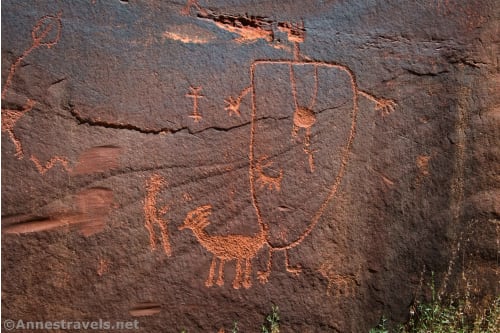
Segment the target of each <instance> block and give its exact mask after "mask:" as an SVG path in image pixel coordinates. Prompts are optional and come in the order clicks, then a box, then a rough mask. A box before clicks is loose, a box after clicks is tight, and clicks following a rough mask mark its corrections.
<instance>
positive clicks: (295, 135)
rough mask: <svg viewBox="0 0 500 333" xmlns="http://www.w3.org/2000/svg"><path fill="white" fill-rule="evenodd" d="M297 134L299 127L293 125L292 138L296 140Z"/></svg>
mask: <svg viewBox="0 0 500 333" xmlns="http://www.w3.org/2000/svg"><path fill="white" fill-rule="evenodd" d="M298 134H299V127H298V126H297V125H295V124H294V125H293V127H292V137H293V138H297V136H298Z"/></svg>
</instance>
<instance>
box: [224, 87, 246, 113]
mask: <svg viewBox="0 0 500 333" xmlns="http://www.w3.org/2000/svg"><path fill="white" fill-rule="evenodd" d="M251 90H252V87H251V86H250V87H247V88H245V89H243V90H242V91H241V93H240V94H239V95H238V97H236V98H233V97H232V96H229V98H226V99H225V100H224V102H225V103H226V107H225V108H224V110H228V111H229V115H230V116H232V115H233V113H234V114H236V115H238V116H240V115H241V113H240V104H241V100H242V99H243V98H244V97H245V96H246V95H248V93H249V92H250V91H251Z"/></svg>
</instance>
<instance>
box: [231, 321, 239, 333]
mask: <svg viewBox="0 0 500 333" xmlns="http://www.w3.org/2000/svg"><path fill="white" fill-rule="evenodd" d="M231 333H238V322H237V321H235V322H234V326H233V328H232V329H231Z"/></svg>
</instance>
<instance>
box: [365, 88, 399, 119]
mask: <svg viewBox="0 0 500 333" xmlns="http://www.w3.org/2000/svg"><path fill="white" fill-rule="evenodd" d="M358 94H359V95H361V96H364V97H366V98H368V99H369V100H371V101H373V102H375V110H381V113H382V116H387V115H388V114H391V113H392V112H394V108H395V107H396V102H394V101H393V100H392V99H384V98H378V97H375V96H374V95H372V94H369V93H367V92H366V91H363V90H360V89H358Z"/></svg>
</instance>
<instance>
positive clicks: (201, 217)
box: [179, 205, 212, 230]
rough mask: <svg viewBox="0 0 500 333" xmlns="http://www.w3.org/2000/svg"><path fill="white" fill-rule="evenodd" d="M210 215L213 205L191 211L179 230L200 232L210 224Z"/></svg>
mask: <svg viewBox="0 0 500 333" xmlns="http://www.w3.org/2000/svg"><path fill="white" fill-rule="evenodd" d="M210 214H212V206H211V205H204V206H200V207H198V208H196V209H194V210H192V211H190V212H189V213H188V214H187V215H186V218H185V219H184V224H183V225H181V226H180V227H179V230H184V229H186V228H187V229H191V230H195V229H198V230H200V229H203V228H205V227H206V226H207V225H208V224H209V223H210V222H209V221H208V217H209V216H210Z"/></svg>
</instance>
